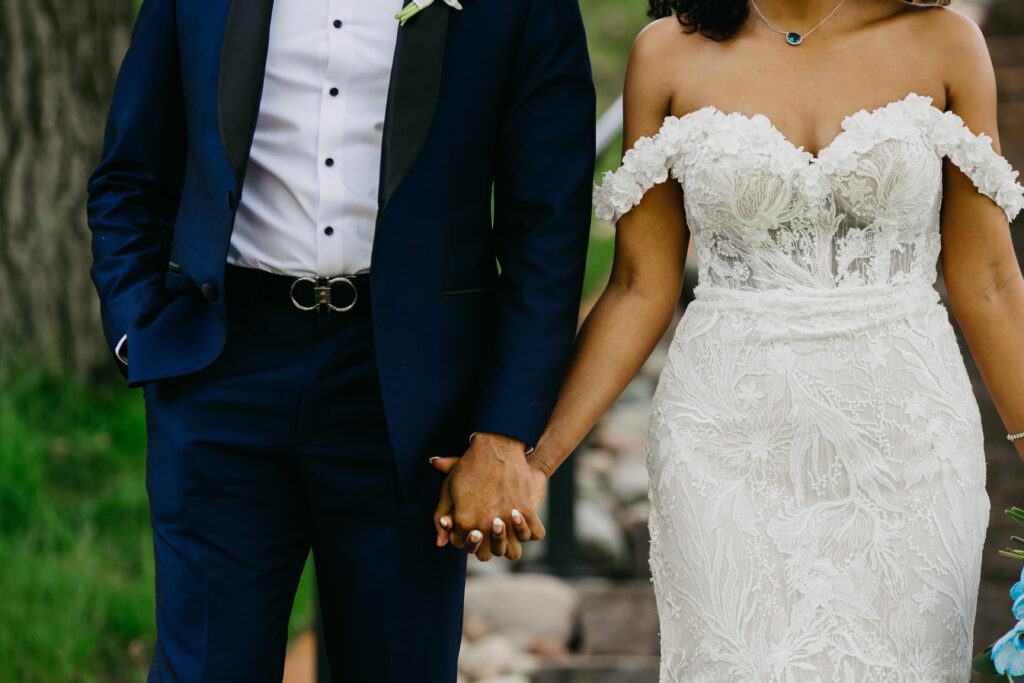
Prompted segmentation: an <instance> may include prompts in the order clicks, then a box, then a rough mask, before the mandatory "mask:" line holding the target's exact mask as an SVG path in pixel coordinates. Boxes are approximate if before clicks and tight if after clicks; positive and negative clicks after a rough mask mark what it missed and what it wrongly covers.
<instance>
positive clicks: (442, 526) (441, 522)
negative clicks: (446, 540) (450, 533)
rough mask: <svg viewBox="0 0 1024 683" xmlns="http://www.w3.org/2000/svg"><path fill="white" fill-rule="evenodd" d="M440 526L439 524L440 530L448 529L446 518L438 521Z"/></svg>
mask: <svg viewBox="0 0 1024 683" xmlns="http://www.w3.org/2000/svg"><path fill="white" fill-rule="evenodd" d="M440 524H441V528H442V529H447V528H448V518H447V517H442V518H441V521H440Z"/></svg>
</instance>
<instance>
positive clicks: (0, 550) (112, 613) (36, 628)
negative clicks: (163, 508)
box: [0, 371, 311, 683]
mask: <svg viewBox="0 0 1024 683" xmlns="http://www.w3.org/2000/svg"><path fill="white" fill-rule="evenodd" d="M0 380H2V387H3V391H2V393H0V472H2V473H3V474H2V482H0V606H2V607H0V610H2V613H3V616H2V618H0V681H19V682H20V683H33V682H36V681H38V682H40V683H54V682H57V681H82V682H89V681H142V680H144V679H145V674H146V669H147V667H148V663H149V659H150V656H151V653H152V649H153V643H154V638H155V627H154V617H153V614H154V607H153V550H152V541H151V536H150V527H149V518H148V507H147V502H146V489H145V421H144V410H143V405H142V400H141V396H140V394H139V393H138V392H133V391H129V390H127V389H124V388H122V387H120V386H116V385H111V386H100V387H94V388H92V389H90V390H86V389H84V388H83V387H81V386H79V385H76V384H74V383H72V382H70V381H52V380H47V379H45V378H43V377H41V376H39V375H38V374H36V373H33V372H31V371H28V372H20V373H17V374H16V375H14V376H10V375H9V376H5V377H2V378H0ZM310 592H311V587H310V579H309V576H305V577H304V580H303V583H302V586H301V588H300V591H299V598H298V599H297V600H296V611H295V614H294V616H293V623H292V631H293V632H294V631H296V630H299V629H301V628H303V627H305V626H306V625H307V624H308V623H309V617H310Z"/></svg>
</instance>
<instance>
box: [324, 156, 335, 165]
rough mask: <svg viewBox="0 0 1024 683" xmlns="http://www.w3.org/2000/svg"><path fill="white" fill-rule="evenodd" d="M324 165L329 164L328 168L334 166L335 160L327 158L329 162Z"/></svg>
mask: <svg viewBox="0 0 1024 683" xmlns="http://www.w3.org/2000/svg"><path fill="white" fill-rule="evenodd" d="M324 163H325V164H327V165H328V166H334V159H332V158H331V157H327V161H325V162H324Z"/></svg>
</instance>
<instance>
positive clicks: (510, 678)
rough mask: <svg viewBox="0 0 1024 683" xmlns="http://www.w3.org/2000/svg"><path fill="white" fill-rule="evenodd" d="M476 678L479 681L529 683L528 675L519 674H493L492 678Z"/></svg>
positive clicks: (485, 682)
mask: <svg viewBox="0 0 1024 683" xmlns="http://www.w3.org/2000/svg"><path fill="white" fill-rule="evenodd" d="M477 680H478V681H479V682H480V683H530V679H529V677H527V676H523V675H521V674H511V675H506V676H495V677H494V678H479V679H477Z"/></svg>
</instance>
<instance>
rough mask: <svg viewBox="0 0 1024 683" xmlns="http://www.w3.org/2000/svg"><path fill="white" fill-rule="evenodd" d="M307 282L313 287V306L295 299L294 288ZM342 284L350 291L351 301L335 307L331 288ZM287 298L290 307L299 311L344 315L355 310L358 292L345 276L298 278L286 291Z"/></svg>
mask: <svg viewBox="0 0 1024 683" xmlns="http://www.w3.org/2000/svg"><path fill="white" fill-rule="evenodd" d="M304 282H308V283H309V284H310V285H312V286H313V305H312V306H306V305H305V304H303V303H302V302H300V301H299V300H298V299H296V298H295V288H296V287H298V286H299V285H300V284H301V283H304ZM341 282H344V283H345V284H346V285H348V286H349V288H350V289H351V290H352V301H350V302H349V303H348V304H347V305H345V306H335V305H334V301H333V294H332V288H333V287H334V285H336V284H338V283H341ZM288 296H289V298H291V300H292V305H293V306H295V308H297V309H299V310H300V311H316V312H317V313H329V312H332V311H333V312H335V313H345V312H346V311H351V310H352V309H353V308H355V305H356V302H357V301H359V290H358V289H356V284H355V283H354V282H352V280H350V279H349V278H347V277H345V276H341V277H332V278H326V277H317V278H312V277H300V278H297V279H296V280H295V281H294V282H292V286H291V288H290V289H289V290H288Z"/></svg>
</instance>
